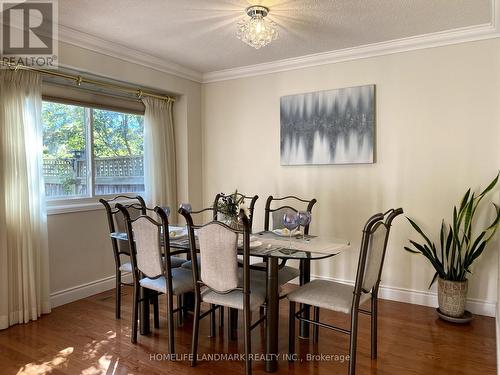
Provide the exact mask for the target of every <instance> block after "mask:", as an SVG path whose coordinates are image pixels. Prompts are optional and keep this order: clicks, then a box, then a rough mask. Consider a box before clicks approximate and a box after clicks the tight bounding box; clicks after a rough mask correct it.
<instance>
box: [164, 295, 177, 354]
mask: <svg viewBox="0 0 500 375" xmlns="http://www.w3.org/2000/svg"><path fill="white" fill-rule="evenodd" d="M166 296H167V316H168V322H167V324H168V353H169V354H175V348H174V345H175V344H174V301H173V296H172V294H170V293H167V295H166Z"/></svg>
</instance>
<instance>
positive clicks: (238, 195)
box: [185, 192, 259, 327]
mask: <svg viewBox="0 0 500 375" xmlns="http://www.w3.org/2000/svg"><path fill="white" fill-rule="evenodd" d="M233 195H236V199H243V202H244V203H246V202H247V201H250V204H249V205H248V221H249V223H250V233H252V232H253V229H252V227H253V215H254V210H255V203H256V202H257V199H259V196H258V195H253V196H251V195H245V194H243V193H240V192H236V193H232V194H224V193H219V194H217V195H216V196H215V199H214V204H213V218H214V220H219V218H220V212H219V210H218V209H217V208H218V207H219V202H220V200H221V199H222V198H223V197H227V196H233ZM199 263H200V262H198V264H199ZM240 263H241V260H240ZM185 267H189V263H186V264H185ZM229 313H230V314H232V316H233V318H232V319H233V320H234V319H235V316H237V315H236V314H237V312H236V311H234V310H232V311H230V312H229ZM219 325H220V326H221V327H223V326H224V308H220V309H219Z"/></svg>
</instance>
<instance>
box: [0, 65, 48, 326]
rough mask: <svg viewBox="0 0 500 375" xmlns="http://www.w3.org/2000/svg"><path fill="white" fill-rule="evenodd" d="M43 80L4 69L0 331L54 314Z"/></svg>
mask: <svg viewBox="0 0 500 375" xmlns="http://www.w3.org/2000/svg"><path fill="white" fill-rule="evenodd" d="M41 90H42V87H41V78H40V76H39V75H38V74H36V73H33V72H28V71H11V70H0V155H1V156H0V329H4V328H7V327H9V326H11V325H13V324H16V323H27V322H28V321H30V320H36V319H37V318H38V317H39V316H40V315H41V314H44V313H49V312H50V302H49V271H48V268H49V267H48V244H47V215H46V211H45V202H44V200H45V197H44V185H43V178H42V159H41V156H42V124H41V104H42V103H41V102H42V94H41Z"/></svg>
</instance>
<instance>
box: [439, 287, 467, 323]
mask: <svg viewBox="0 0 500 375" xmlns="http://www.w3.org/2000/svg"><path fill="white" fill-rule="evenodd" d="M466 297H467V280H465V281H449V280H443V279H441V278H438V304H439V310H440V311H441V312H442V313H443V314H445V315H448V316H452V317H455V318H459V317H461V316H463V315H464V311H465V298H466Z"/></svg>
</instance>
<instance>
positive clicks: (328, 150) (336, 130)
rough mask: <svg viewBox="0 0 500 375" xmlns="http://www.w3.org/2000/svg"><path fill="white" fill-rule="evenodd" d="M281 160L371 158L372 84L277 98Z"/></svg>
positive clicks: (323, 161) (367, 160) (283, 162)
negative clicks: (278, 103) (278, 102)
mask: <svg viewBox="0 0 500 375" xmlns="http://www.w3.org/2000/svg"><path fill="white" fill-rule="evenodd" d="M280 138H281V139H280V153H281V165H310V164H364V163H373V162H374V148H375V85H366V86H358V87H348V88H341V89H335V90H328V91H318V92H312V93H306V94H298V95H289V96H282V97H281V99H280Z"/></svg>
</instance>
